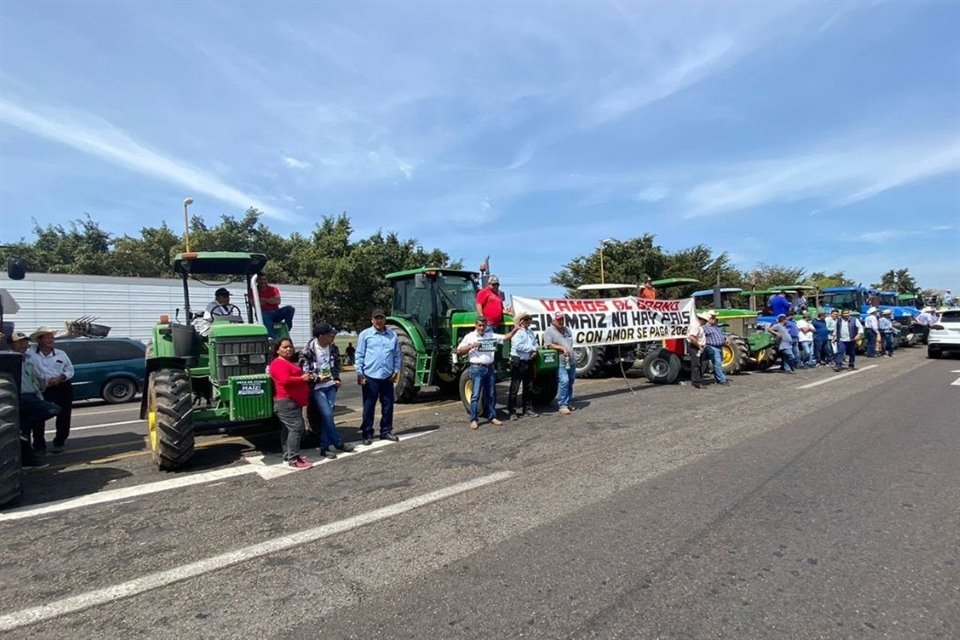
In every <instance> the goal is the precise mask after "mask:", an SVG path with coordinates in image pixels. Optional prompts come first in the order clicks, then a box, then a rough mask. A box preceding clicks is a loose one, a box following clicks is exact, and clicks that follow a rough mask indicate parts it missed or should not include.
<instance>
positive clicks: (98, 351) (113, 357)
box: [57, 338, 147, 404]
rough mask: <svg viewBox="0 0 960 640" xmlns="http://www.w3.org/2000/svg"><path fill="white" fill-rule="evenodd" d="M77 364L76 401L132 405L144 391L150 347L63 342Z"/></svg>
mask: <svg viewBox="0 0 960 640" xmlns="http://www.w3.org/2000/svg"><path fill="white" fill-rule="evenodd" d="M57 348H58V349H63V351H65V352H66V354H67V355H68V356H70V362H72V363H73V368H74V376H73V399H74V401H77V400H90V399H92V398H103V399H104V400H106V401H107V402H109V403H110V404H119V403H122V402H130V401H131V400H133V398H134V396H136V395H137V393H139V392H141V391H143V380H144V377H145V373H146V365H145V361H144V356H145V354H146V351H147V348H146V346H145V345H144V344H143V343H142V342H140V341H139V340H131V339H129V338H61V339H59V340H57Z"/></svg>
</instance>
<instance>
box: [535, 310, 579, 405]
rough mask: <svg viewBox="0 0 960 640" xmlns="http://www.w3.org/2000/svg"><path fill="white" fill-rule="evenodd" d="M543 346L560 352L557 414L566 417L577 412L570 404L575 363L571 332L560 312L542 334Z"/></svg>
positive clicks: (575, 375) (556, 313) (574, 377)
mask: <svg viewBox="0 0 960 640" xmlns="http://www.w3.org/2000/svg"><path fill="white" fill-rule="evenodd" d="M543 344H544V346H547V347H550V348H551V349H556V350H557V351H559V352H560V366H559V368H557V407H559V413H561V414H562V415H567V414H569V413H570V412H571V411H576V410H577V408H576V407H574V406H573V404H572V400H573V382H574V380H576V378H577V363H576V360H574V358H573V332H572V331H570V329H569V328H567V326H566V321H565V319H564V317H563V312H562V311H557V312H555V313H554V314H553V324H551V325H550V326H549V327H547V330H546V331H544V332H543Z"/></svg>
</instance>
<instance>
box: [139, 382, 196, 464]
mask: <svg viewBox="0 0 960 640" xmlns="http://www.w3.org/2000/svg"><path fill="white" fill-rule="evenodd" d="M147 393H148V394H149V399H148V405H147V406H148V413H147V426H148V428H149V430H150V449H151V450H152V451H153V461H154V463H156V465H157V467H158V468H159V469H161V470H163V471H170V470H173V469H178V468H180V467H182V466H183V465H185V464H186V463H187V461H189V460H190V458H192V457H193V390H192V389H191V387H190V376H189V375H187V372H186V371H184V370H183V369H159V370H157V371H155V372H154V373H153V375H151V376H150V386H149V389H148V390H147Z"/></svg>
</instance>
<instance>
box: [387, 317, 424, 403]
mask: <svg viewBox="0 0 960 640" xmlns="http://www.w3.org/2000/svg"><path fill="white" fill-rule="evenodd" d="M390 328H391V329H393V332H394V333H396V334H397V343H398V344H399V345H400V377H399V378H397V382H396V384H394V385H393V397H394V398H395V399H396V402H400V403H407V402H413V401H414V400H415V399H416V397H417V394H418V393H420V387H418V386H416V382H417V350H416V348H415V347H414V346H413V340H412V339H411V338H410V334H409V333H407V331H406V329H404V328H403V327H399V326H397V325H390Z"/></svg>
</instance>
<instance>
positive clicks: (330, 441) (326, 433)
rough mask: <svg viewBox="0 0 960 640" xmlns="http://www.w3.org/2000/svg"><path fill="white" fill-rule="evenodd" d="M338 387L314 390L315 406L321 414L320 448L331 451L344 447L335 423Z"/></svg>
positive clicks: (316, 388) (315, 388)
mask: <svg viewBox="0 0 960 640" xmlns="http://www.w3.org/2000/svg"><path fill="white" fill-rule="evenodd" d="M337 391H339V389H337V387H336V385H331V386H329V387H314V388H313V405H314V406H315V407H316V408H317V411H318V412H319V413H320V415H319V422H320V448H321V449H329V448H330V447H339V446H341V445H343V438H341V437H340V434H339V433H337V427H336V425H335V424H334V422H333V407H334V406H335V405H336V402H337Z"/></svg>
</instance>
